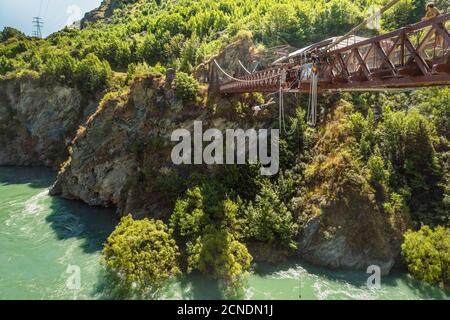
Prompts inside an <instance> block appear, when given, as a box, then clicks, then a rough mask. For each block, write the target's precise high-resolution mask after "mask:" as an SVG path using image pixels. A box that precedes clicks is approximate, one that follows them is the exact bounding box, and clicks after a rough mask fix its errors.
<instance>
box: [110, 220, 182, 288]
mask: <svg viewBox="0 0 450 320" xmlns="http://www.w3.org/2000/svg"><path fill="white" fill-rule="evenodd" d="M102 255H103V261H104V263H105V265H106V267H107V268H108V269H110V270H112V271H114V272H115V273H117V274H118V275H119V277H120V279H121V281H122V282H123V284H124V285H126V286H131V284H133V283H135V284H136V285H137V286H138V288H153V289H155V288H159V287H160V286H162V285H163V284H164V282H165V281H166V280H167V279H169V278H170V277H172V276H175V275H177V274H178V273H179V272H180V270H179V268H178V264H177V258H178V255H179V252H178V247H177V245H176V243H175V240H173V238H172V236H171V231H170V230H168V229H167V227H166V226H165V224H164V223H163V222H162V221H159V220H156V221H155V220H148V219H144V220H133V218H132V217H131V215H128V216H126V217H124V218H122V220H121V221H120V223H119V225H118V226H117V227H116V229H115V230H114V231H113V233H112V234H111V235H110V236H109V238H108V239H107V241H106V244H105V247H104V249H103V252H102Z"/></svg>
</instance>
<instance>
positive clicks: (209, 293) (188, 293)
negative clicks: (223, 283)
mask: <svg viewBox="0 0 450 320" xmlns="http://www.w3.org/2000/svg"><path fill="white" fill-rule="evenodd" d="M179 283H180V287H181V297H180V298H181V299H192V300H221V299H224V298H225V295H224V292H223V290H222V288H221V287H220V284H219V282H218V281H215V280H213V279H208V278H206V277H205V276H202V275H200V274H193V275H186V276H183V277H181V278H180V279H179Z"/></svg>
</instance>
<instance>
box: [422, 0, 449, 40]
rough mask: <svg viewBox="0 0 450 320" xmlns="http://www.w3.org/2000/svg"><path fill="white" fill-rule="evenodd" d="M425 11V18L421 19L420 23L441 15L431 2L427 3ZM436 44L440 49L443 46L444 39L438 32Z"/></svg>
mask: <svg viewBox="0 0 450 320" xmlns="http://www.w3.org/2000/svg"><path fill="white" fill-rule="evenodd" d="M425 10H426V11H427V12H426V14H425V16H424V17H423V18H422V21H427V20H430V19H433V18H436V17H437V16H439V15H440V14H441V13H440V12H439V10H438V9H437V8H435V6H434V3H432V2H429V3H428V4H427V6H426V8H425ZM436 44H437V45H438V46H441V47H442V46H443V45H444V38H443V37H442V36H441V35H440V34H439V33H438V32H436Z"/></svg>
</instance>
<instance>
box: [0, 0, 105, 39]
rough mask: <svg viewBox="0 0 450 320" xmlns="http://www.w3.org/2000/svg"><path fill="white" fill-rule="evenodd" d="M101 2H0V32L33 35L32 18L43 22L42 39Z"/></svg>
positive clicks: (48, 0) (63, 0)
mask: <svg viewBox="0 0 450 320" xmlns="http://www.w3.org/2000/svg"><path fill="white" fill-rule="evenodd" d="M100 2H101V0H0V31H1V30H3V28H4V27H6V26H8V27H14V28H16V29H19V30H21V31H22V32H24V33H25V34H27V35H32V34H33V30H34V27H33V23H32V21H33V17H36V16H39V17H41V18H42V19H43V21H44V28H43V30H42V35H43V36H44V37H46V36H48V35H49V34H51V33H53V32H55V31H58V30H60V29H62V28H63V27H64V26H65V25H66V24H71V23H72V22H74V21H76V20H79V19H81V18H82V17H83V16H84V14H85V13H86V12H87V11H90V10H92V9H94V8H96V7H98V6H99V5H100Z"/></svg>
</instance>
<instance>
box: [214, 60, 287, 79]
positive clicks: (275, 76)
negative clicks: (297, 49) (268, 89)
mask: <svg viewBox="0 0 450 320" xmlns="http://www.w3.org/2000/svg"><path fill="white" fill-rule="evenodd" d="M214 63H215V64H216V66H217V68H219V70H220V71H222V73H223V74H224V75H226V76H227V77H228V78H230V79H231V80H234V81H237V82H244V83H250V82H259V81H264V80H269V79H273V78H278V77H279V76H280V74H276V75H274V76H270V77H267V78H262V79H255V80H243V79H238V78H235V77H233V76H230V75H229V74H228V73H227V72H226V71H225V70H223V69H222V67H221V66H220V65H219V63H218V62H217V61H216V59H214Z"/></svg>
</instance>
